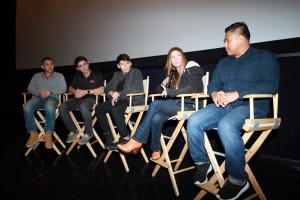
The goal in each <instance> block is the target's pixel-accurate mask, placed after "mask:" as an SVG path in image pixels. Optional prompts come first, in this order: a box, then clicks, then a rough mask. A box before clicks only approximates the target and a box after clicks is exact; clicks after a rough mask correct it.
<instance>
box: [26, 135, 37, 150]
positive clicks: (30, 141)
mask: <svg viewBox="0 0 300 200" xmlns="http://www.w3.org/2000/svg"><path fill="white" fill-rule="evenodd" d="M38 138H39V134H38V133H37V132H30V136H29V139H28V140H27V143H26V147H27V148H30V147H33V146H34V145H35V144H36V143H37V140H38Z"/></svg>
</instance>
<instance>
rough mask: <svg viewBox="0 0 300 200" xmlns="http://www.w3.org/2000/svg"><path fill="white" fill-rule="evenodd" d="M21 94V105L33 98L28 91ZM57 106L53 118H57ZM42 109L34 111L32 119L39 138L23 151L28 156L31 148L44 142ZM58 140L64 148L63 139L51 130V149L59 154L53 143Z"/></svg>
mask: <svg viewBox="0 0 300 200" xmlns="http://www.w3.org/2000/svg"><path fill="white" fill-rule="evenodd" d="M22 95H23V107H24V106H25V104H26V103H27V100H28V99H29V98H34V97H33V96H32V94H31V93H28V92H23V93H22ZM58 100H59V102H58V106H59V105H60V104H61V94H60V95H59V96H58ZM58 106H57V108H56V111H55V118H56V119H57V117H58V116H59V112H58ZM44 114H45V113H44V109H38V110H37V111H36V112H35V117H34V121H35V124H36V126H37V128H38V134H39V138H38V140H37V143H36V144H35V145H34V146H32V147H29V148H28V149H27V151H26V152H25V156H28V154H29V153H30V152H31V151H32V150H35V149H36V148H37V147H38V146H39V144H40V143H41V142H45V139H44V137H45V130H44V125H45V123H46V119H45V116H44ZM56 142H58V143H59V144H60V145H61V147H62V148H63V149H65V148H66V145H65V144H64V143H63V141H62V140H61V139H60V137H59V136H58V135H57V133H56V132H55V131H53V149H54V150H55V151H56V153H57V154H58V155H61V151H60V150H59V149H58V147H57V146H56V145H55V143H56Z"/></svg>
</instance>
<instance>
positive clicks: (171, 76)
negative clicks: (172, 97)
mask: <svg viewBox="0 0 300 200" xmlns="http://www.w3.org/2000/svg"><path fill="white" fill-rule="evenodd" d="M175 71H176V68H175V67H172V68H171V71H170V74H169V82H168V83H167V84H166V87H167V88H169V87H170V84H171V81H172V78H173V75H174V72H175Z"/></svg>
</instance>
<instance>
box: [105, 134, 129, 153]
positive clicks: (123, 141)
mask: <svg viewBox="0 0 300 200" xmlns="http://www.w3.org/2000/svg"><path fill="white" fill-rule="evenodd" d="M129 140H130V135H128V136H126V137H124V138H123V137H120V138H119V141H118V142H114V143H112V144H110V145H108V146H107V149H108V150H117V149H118V147H117V145H118V144H126V143H127V142H128V141H129Z"/></svg>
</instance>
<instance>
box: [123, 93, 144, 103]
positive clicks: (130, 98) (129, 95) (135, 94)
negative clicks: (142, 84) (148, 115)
mask: <svg viewBox="0 0 300 200" xmlns="http://www.w3.org/2000/svg"><path fill="white" fill-rule="evenodd" d="M144 95H146V93H145V92H139V93H129V94H127V95H126V96H128V97H129V107H132V97H134V96H144ZM145 104H147V102H145Z"/></svg>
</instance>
